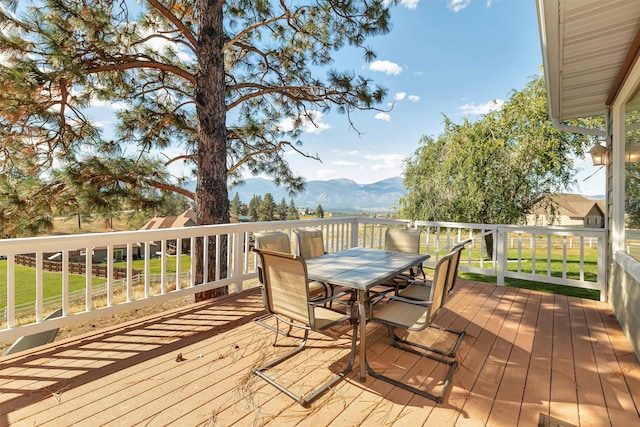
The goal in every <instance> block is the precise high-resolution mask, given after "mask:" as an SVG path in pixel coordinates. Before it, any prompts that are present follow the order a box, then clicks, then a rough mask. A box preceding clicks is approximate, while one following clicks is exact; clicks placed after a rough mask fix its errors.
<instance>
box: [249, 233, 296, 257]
mask: <svg viewBox="0 0 640 427" xmlns="http://www.w3.org/2000/svg"><path fill="white" fill-rule="evenodd" d="M253 237H254V238H255V239H256V240H255V244H256V246H255V247H256V248H258V249H266V250H268V251H275V252H285V253H288V254H289V253H291V242H290V241H289V235H288V234H287V233H284V232H282V231H267V232H264V233H253Z"/></svg>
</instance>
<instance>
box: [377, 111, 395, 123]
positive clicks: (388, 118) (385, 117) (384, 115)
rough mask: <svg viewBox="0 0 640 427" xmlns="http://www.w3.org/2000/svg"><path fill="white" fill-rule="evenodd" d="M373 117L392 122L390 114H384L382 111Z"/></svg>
mask: <svg viewBox="0 0 640 427" xmlns="http://www.w3.org/2000/svg"><path fill="white" fill-rule="evenodd" d="M373 117H374V118H376V119H377V120H384V121H385V122H390V121H391V116H390V115H389V114H387V113H384V112H382V111H380V112H379V113H378V114H376V115H375V116H373Z"/></svg>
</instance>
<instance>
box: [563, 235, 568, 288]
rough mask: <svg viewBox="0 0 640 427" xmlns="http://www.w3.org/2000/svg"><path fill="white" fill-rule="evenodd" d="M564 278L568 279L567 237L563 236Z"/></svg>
mask: <svg viewBox="0 0 640 427" xmlns="http://www.w3.org/2000/svg"><path fill="white" fill-rule="evenodd" d="M562 278H563V279H566V278H567V236H562Z"/></svg>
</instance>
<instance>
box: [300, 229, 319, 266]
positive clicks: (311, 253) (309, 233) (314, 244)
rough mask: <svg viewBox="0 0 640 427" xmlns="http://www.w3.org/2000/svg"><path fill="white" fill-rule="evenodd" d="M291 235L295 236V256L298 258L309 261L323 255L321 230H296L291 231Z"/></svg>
mask: <svg viewBox="0 0 640 427" xmlns="http://www.w3.org/2000/svg"><path fill="white" fill-rule="evenodd" d="M293 233H294V234H295V235H296V254H297V255H298V256H300V257H302V258H304V259H309V258H315V257H317V256H322V255H324V254H325V251H324V239H323V238H322V230H318V229H312V230H305V229H297V230H293Z"/></svg>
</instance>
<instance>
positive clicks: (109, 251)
mask: <svg viewBox="0 0 640 427" xmlns="http://www.w3.org/2000/svg"><path fill="white" fill-rule="evenodd" d="M112 305H113V245H107V307H111V306H112Z"/></svg>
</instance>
